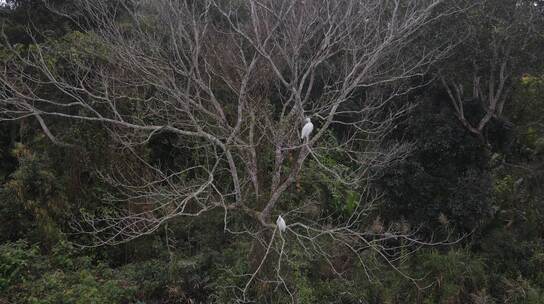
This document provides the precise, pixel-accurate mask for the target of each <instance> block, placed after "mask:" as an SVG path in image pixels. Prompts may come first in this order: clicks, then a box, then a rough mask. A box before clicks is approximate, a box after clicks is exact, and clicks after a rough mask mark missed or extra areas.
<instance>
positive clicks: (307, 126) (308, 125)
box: [300, 118, 314, 140]
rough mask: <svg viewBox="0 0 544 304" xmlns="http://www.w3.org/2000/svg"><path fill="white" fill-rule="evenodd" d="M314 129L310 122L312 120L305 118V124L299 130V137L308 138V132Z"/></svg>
mask: <svg viewBox="0 0 544 304" xmlns="http://www.w3.org/2000/svg"><path fill="white" fill-rule="evenodd" d="M313 130H314V124H313V123H312V120H311V119H310V118H306V124H304V127H302V131H301V132H300V139H306V140H308V139H310V134H311V133H312V131H313Z"/></svg>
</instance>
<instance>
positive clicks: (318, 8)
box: [0, 0, 447, 300]
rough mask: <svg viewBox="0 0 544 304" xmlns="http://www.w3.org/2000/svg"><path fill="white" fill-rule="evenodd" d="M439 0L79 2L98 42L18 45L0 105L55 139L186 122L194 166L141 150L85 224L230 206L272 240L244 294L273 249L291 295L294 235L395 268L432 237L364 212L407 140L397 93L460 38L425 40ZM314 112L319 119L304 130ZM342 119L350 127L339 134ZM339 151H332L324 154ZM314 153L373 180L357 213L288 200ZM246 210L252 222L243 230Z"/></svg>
mask: <svg viewBox="0 0 544 304" xmlns="http://www.w3.org/2000/svg"><path fill="white" fill-rule="evenodd" d="M440 4H441V1H440V0H412V1H401V0H391V1H383V0H364V1H363V0H334V1H333V0H330V1H327V0H304V1H297V0H279V1H278V0H247V1H239V0H224V1H220V0H201V1H190V0H187V1H173V0H156V1H136V2H134V3H130V5H129V4H127V3H125V2H113V3H112V2H111V1H102V0H93V1H81V3H79V7H80V8H81V9H83V10H84V12H85V13H84V14H83V15H80V16H75V17H73V18H74V20H76V21H78V22H79V23H80V24H81V26H82V27H84V28H86V30H87V32H88V34H87V36H86V37H87V38H86V40H85V41H86V43H87V45H85V47H84V48H83V47H82V50H75V51H73V52H66V53H65V54H64V55H62V60H63V66H64V70H62V71H61V70H60V69H58V68H57V67H55V66H54V65H53V64H51V62H49V61H48V60H47V58H48V54H49V53H50V52H51V50H49V49H48V48H47V46H46V45H41V44H36V46H35V48H34V49H32V50H30V51H29V52H27V53H22V52H21V51H19V50H18V49H17V48H16V47H14V46H8V47H9V48H10V50H11V51H12V54H13V56H12V57H11V58H10V60H8V61H6V62H5V63H4V69H3V71H2V74H1V76H0V83H1V84H2V91H1V100H0V113H1V119H2V120H4V121H9V120H19V119H23V118H26V117H33V118H36V119H37V120H38V122H39V123H40V125H41V127H42V128H43V131H44V132H45V134H46V135H47V136H49V138H50V139H51V140H52V141H54V142H57V143H60V142H61V141H60V140H59V139H58V138H57V137H56V136H55V135H54V134H53V133H54V130H50V128H49V127H48V126H49V123H50V122H51V121H53V120H58V119H69V120H74V121H91V122H96V123H97V124H100V126H102V127H104V128H106V129H107V130H108V131H109V132H110V134H111V136H112V138H114V139H116V140H117V141H118V142H120V143H122V144H123V145H124V146H125V147H127V148H129V149H133V147H135V146H139V145H144V144H146V143H148V142H149V141H150V139H151V138H152V137H153V136H155V135H157V134H159V133H163V132H168V133H171V134H175V135H177V136H178V138H179V140H180V141H182V142H184V143H185V145H186V147H187V148H189V149H191V150H192V151H193V155H198V159H195V162H194V166H191V167H188V168H185V169H184V170H182V171H180V172H172V171H171V170H166V169H161V168H158V167H156V166H153V165H152V164H150V163H148V162H147V161H146V160H145V159H144V158H140V161H141V164H138V166H141V165H142V164H143V165H144V166H145V168H147V171H146V174H141V173H137V174H136V173H135V172H136V171H134V172H130V171H129V172H109V173H104V175H103V177H104V178H105V179H106V180H108V181H109V182H110V183H111V184H112V185H114V186H116V188H117V189H118V191H116V192H115V193H112V194H111V196H108V197H106V198H105V199H108V200H110V201H111V202H115V203H117V205H118V206H119V211H118V212H117V213H115V214H110V215H83V220H82V221H80V222H79V223H78V225H77V228H78V229H79V230H80V231H82V232H85V233H88V234H89V235H91V236H93V238H94V240H95V242H94V243H93V244H92V246H100V245H106V244H119V243H122V242H126V241H129V240H132V239H135V238H138V237H141V236H143V235H148V234H151V233H153V232H155V231H156V230H157V229H158V228H159V227H161V225H162V224H164V223H166V222H167V221H169V220H170V219H172V218H176V217H182V216H186V217H194V216H201V215H204V214H205V213H207V212H208V211H211V210H213V209H221V210H223V211H224V229H225V231H229V232H231V233H235V234H238V233H240V234H242V233H243V234H246V235H251V236H253V237H255V238H256V240H257V241H258V242H259V243H260V244H262V248H263V249H264V250H263V254H262V255H261V256H260V263H258V265H256V267H255V269H253V271H252V272H251V273H250V274H249V275H248V280H247V283H246V285H245V286H241V287H239V286H238V287H235V290H236V291H237V292H239V295H240V297H241V299H243V300H245V298H246V296H247V291H248V288H249V287H250V286H251V285H252V283H254V282H255V280H256V279H257V277H258V276H259V273H260V271H261V269H262V266H263V265H264V264H265V262H267V261H269V259H271V256H272V255H275V256H277V257H278V258H277V262H276V264H275V265H276V266H275V267H274V269H275V271H274V273H275V274H277V275H276V276H274V277H275V279H272V282H273V283H275V284H280V285H282V286H284V287H285V290H286V291H287V292H289V294H291V295H292V296H293V294H292V293H291V289H290V287H289V286H288V284H287V283H286V282H285V281H284V280H283V278H282V271H283V270H282V268H281V265H282V260H283V259H287V258H288V254H287V249H286V247H289V243H290V242H295V243H298V244H299V245H300V246H301V247H302V248H304V251H305V252H306V253H307V254H308V255H310V256H316V255H317V256H321V257H322V258H324V259H325V260H326V261H328V262H329V264H330V265H331V266H332V267H333V269H334V268H335V265H334V263H333V262H332V257H333V256H334V255H335V254H336V253H335V252H336V251H337V250H336V249H337V248H339V247H341V248H344V249H346V250H347V251H348V252H350V253H351V255H353V256H354V257H356V259H355V261H357V262H355V263H357V264H360V265H361V266H362V267H364V268H365V269H366V265H367V263H368V261H367V260H365V258H364V254H366V252H368V251H372V252H375V253H376V254H377V256H379V257H381V258H383V259H384V260H385V261H387V262H388V263H389V264H390V265H391V266H393V267H397V266H395V265H397V259H398V258H399V256H398V254H399V251H400V250H399V248H401V247H409V248H411V249H413V248H414V247H418V246H419V245H423V244H425V243H424V242H422V241H420V240H417V238H416V237H415V233H416V231H414V230H412V229H408V228H407V227H401V226H398V227H389V228H388V227H385V228H384V227H381V228H380V229H374V230H372V229H370V230H369V228H368V227H367V226H368V225H366V224H365V220H366V221H368V219H367V214H368V211H369V209H370V208H372V205H373V203H375V202H376V201H378V200H379V195H372V194H371V193H372V191H371V190H369V189H367V186H366V185H367V181H368V180H369V178H371V177H372V172H375V169H376V168H379V167H380V166H381V165H383V164H387V163H389V162H391V161H394V160H396V159H399V158H402V157H403V156H404V155H405V154H406V152H407V147H405V146H399V145H389V146H386V145H384V144H383V139H384V136H385V135H386V134H387V132H388V131H389V130H390V129H391V127H392V125H393V124H394V122H395V120H396V119H397V118H398V117H399V116H401V115H403V114H404V113H405V112H406V111H407V109H409V105H400V106H399V105H398V104H395V103H393V102H392V101H393V100H395V98H396V97H397V96H399V95H402V94H405V93H406V92H409V91H410V90H412V89H414V87H415V86H414V85H410V82H409V81H408V80H411V79H412V78H413V77H416V76H420V75H422V74H423V73H424V72H425V71H426V69H427V68H428V67H429V65H430V64H431V63H432V62H434V61H435V60H437V58H440V57H441V56H443V55H444V53H445V52H446V51H447V48H434V49H428V48H418V47H417V45H414V44H413V43H412V42H413V41H414V39H416V38H417V35H418V33H419V31H420V30H421V29H422V28H424V27H426V26H428V25H430V24H432V22H433V21H434V20H436V18H439V17H440V14H438V13H437V12H436V9H437V8H438V7H439V6H440ZM90 48H91V49H92V50H89V49H90ZM66 66H68V67H69V69H68V72H66ZM52 91H53V92H55V93H54V94H51V92H52ZM306 117H311V118H312V121H313V123H314V125H315V126H316V128H315V129H314V132H313V133H312V135H311V138H310V139H309V140H308V141H305V142H302V141H301V140H300V129H301V127H302V124H303V121H304V118H306ZM337 129H342V135H340V136H335V135H334V134H333V131H334V130H337ZM332 156H334V158H335V163H334V164H331V163H330V162H327V161H326V159H327V157H332ZM309 163H312V164H313V165H314V166H317V167H318V168H320V170H321V171H322V172H323V174H325V175H329V176H332V177H333V178H334V179H336V180H338V181H339V182H341V183H343V184H345V185H347V186H349V187H351V188H352V189H354V190H356V191H357V192H358V193H360V197H359V198H358V200H357V201H358V202H359V203H358V204H357V207H356V208H355V210H354V211H353V212H352V213H351V215H350V216H349V217H348V218H346V219H344V220H341V221H333V222H331V221H330V220H327V219H323V218H320V217H319V216H318V217H317V218H316V217H310V216H308V214H307V212H308V211H307V210H308V208H306V207H307V206H308V204H312V201H311V200H308V201H302V202H287V201H285V199H283V198H284V197H285V193H288V192H290V191H293V187H294V185H295V183H296V181H297V178H298V177H299V175H301V174H302V173H301V172H302V171H303V170H304V169H305V168H307V166H308V164H309ZM134 205H137V206H138V207H137V208H128V206H134ZM233 213H236V214H245V215H248V216H250V217H251V218H253V219H254V222H255V225H254V226H253V227H252V228H247V230H244V231H234V230H233V229H232V225H231V221H232V217H231V214H233ZM279 213H283V216H284V218H286V221H287V226H288V228H287V231H286V232H285V233H283V234H280V232H279V231H277V230H276V226H275V224H274V222H275V215H277V214H279ZM331 223H334V224H331ZM378 226H379V225H378ZM266 231H269V232H270V233H266ZM278 236H281V237H279V238H278ZM278 240H279V241H278ZM392 240H394V241H395V244H396V245H395V246H393V247H394V248H388V247H387V244H389V242H390V241H392ZM287 241H289V242H287ZM399 242H400V243H399ZM399 244H401V245H399ZM335 248H336V249H335ZM403 252H406V251H403ZM334 271H335V273H336V274H338V275H340V276H342V275H343V272H342V271H341V270H338V269H335V270H334ZM369 276H370V273H369Z"/></svg>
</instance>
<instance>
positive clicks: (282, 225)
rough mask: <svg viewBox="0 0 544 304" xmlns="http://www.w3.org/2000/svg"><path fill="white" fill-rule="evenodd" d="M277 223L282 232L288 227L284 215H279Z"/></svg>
mask: <svg viewBox="0 0 544 304" xmlns="http://www.w3.org/2000/svg"><path fill="white" fill-rule="evenodd" d="M276 225H278V229H279V230H280V231H281V232H284V231H285V229H287V225H286V224H285V221H284V220H283V217H281V215H280V216H278V219H277V220H276Z"/></svg>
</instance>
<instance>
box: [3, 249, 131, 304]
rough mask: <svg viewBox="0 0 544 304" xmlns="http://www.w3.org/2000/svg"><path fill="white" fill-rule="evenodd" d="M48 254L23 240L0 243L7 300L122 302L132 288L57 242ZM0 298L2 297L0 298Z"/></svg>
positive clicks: (108, 269)
mask: <svg viewBox="0 0 544 304" xmlns="http://www.w3.org/2000/svg"><path fill="white" fill-rule="evenodd" d="M59 246H61V247H57V248H56V250H55V251H54V253H53V255H51V256H43V255H41V254H40V253H39V250H38V248H37V247H36V246H30V245H28V244H27V243H25V242H22V241H21V242H16V243H5V244H3V245H2V246H0V262H1V263H0V292H1V293H2V295H3V296H4V298H3V299H4V300H6V301H9V303H44V304H48V303H51V304H53V303H81V304H83V303H121V302H123V301H128V300H130V299H132V297H133V295H134V292H135V288H134V286H132V285H131V284H130V282H129V281H127V280H126V279H124V278H123V276H122V275H121V274H120V273H119V272H117V271H115V270H113V269H110V268H108V267H107V266H105V265H103V264H97V265H95V264H93V263H91V262H90V260H89V259H88V258H87V257H78V256H74V255H71V252H73V250H72V249H71V248H70V247H69V246H68V247H66V246H65V245H59ZM0 300H2V298H1V297H0Z"/></svg>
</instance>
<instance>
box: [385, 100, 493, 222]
mask: <svg viewBox="0 0 544 304" xmlns="http://www.w3.org/2000/svg"><path fill="white" fill-rule="evenodd" d="M398 130H399V131H398V133H395V134H393V137H394V138H402V139H403V140H404V141H408V142H412V143H413V146H414V149H413V151H412V152H411V154H410V155H409V156H408V157H407V158H406V159H404V160H402V161H399V162H394V163H392V164H390V165H389V167H387V168H384V170H382V171H381V172H379V173H380V178H379V179H378V180H377V184H378V186H379V187H380V188H381V189H383V191H384V192H385V200H386V203H385V205H384V206H383V212H382V213H383V215H384V218H386V219H388V220H399V219H400V218H406V219H407V220H409V221H410V222H411V223H413V224H414V225H419V224H421V223H425V224H426V225H428V227H440V225H443V224H444V220H443V219H444V217H445V219H446V220H447V222H448V223H451V224H452V225H453V227H455V228H456V229H459V230H460V231H470V230H472V229H474V228H477V227H478V226H479V225H480V224H481V222H482V220H484V219H485V218H486V217H487V216H488V214H489V211H490V210H489V198H490V193H491V190H492V183H491V176H490V174H489V171H488V158H489V157H488V152H487V150H486V149H485V147H484V146H483V145H482V144H481V143H480V142H478V140H477V139H476V138H475V137H474V136H472V135H471V134H469V133H468V132H467V131H465V130H464V129H463V128H462V126H460V124H459V123H458V122H457V121H456V119H455V117H454V116H453V115H452V114H451V113H448V112H445V111H442V110H441V109H440V107H439V106H436V105H432V104H430V102H429V101H426V102H424V103H422V104H421V105H420V106H419V107H418V109H417V110H416V111H414V112H413V114H412V115H411V116H410V117H409V118H408V120H407V121H406V122H405V123H404V125H402V126H401V127H399V128H398ZM461 189H462V190H461ZM441 219H442V220H441ZM441 222H442V223H441Z"/></svg>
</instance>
